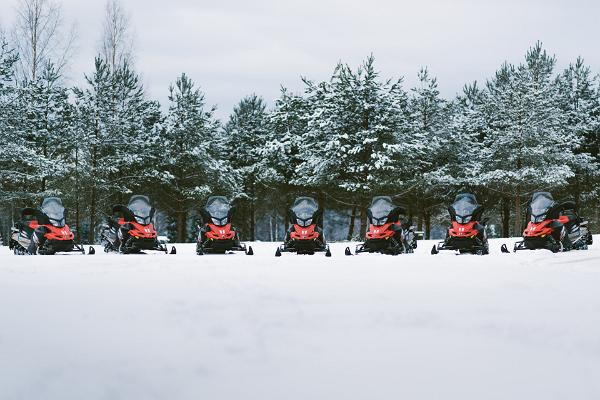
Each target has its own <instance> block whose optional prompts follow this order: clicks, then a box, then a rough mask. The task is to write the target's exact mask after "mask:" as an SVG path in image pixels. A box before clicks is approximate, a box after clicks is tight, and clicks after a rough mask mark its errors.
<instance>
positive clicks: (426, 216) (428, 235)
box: [424, 211, 431, 240]
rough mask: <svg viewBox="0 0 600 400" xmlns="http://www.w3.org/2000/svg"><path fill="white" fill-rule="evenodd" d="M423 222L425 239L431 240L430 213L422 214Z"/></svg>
mask: <svg viewBox="0 0 600 400" xmlns="http://www.w3.org/2000/svg"><path fill="white" fill-rule="evenodd" d="M424 220H425V239H426V240H429V239H430V238H431V212H429V211H425V212H424Z"/></svg>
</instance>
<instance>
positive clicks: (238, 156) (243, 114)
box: [223, 94, 274, 240]
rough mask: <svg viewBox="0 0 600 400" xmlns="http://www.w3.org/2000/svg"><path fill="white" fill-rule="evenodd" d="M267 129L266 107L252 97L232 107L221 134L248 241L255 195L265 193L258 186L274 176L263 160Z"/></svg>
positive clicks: (252, 235)
mask: <svg viewBox="0 0 600 400" xmlns="http://www.w3.org/2000/svg"><path fill="white" fill-rule="evenodd" d="M269 129H270V127H269V119H268V115H267V112H266V104H265V102H264V101H263V99H262V98H260V97H258V96H256V95H255V94H253V95H251V96H248V97H246V98H244V99H242V100H241V101H240V103H239V104H238V105H237V106H235V108H234V109H233V113H232V114H231V116H230V117H229V121H228V122H227V124H226V125H225V127H224V132H223V133H224V134H223V140H224V148H225V149H226V151H225V154H226V157H225V158H226V160H227V161H228V162H229V163H230V164H231V167H232V168H233V170H234V171H235V172H236V175H237V177H238V179H239V186H238V193H237V196H238V197H239V198H240V200H241V204H242V205H245V206H247V208H246V207H240V208H242V209H244V208H245V209H248V215H247V221H248V224H247V232H248V238H249V239H250V240H255V239H256V211H257V210H256V209H257V200H258V197H259V196H258V195H259V193H260V194H263V193H267V191H264V190H261V189H264V186H262V184H263V183H265V182H269V181H271V180H272V177H273V175H274V172H273V171H272V170H271V168H270V166H269V163H268V162H267V159H266V158H265V155H267V152H266V151H265V145H266V144H267V141H268V139H269V133H270V132H269ZM263 204H264V203H263ZM237 215H238V221H240V217H242V216H243V214H242V212H241V210H240V211H238V213H237ZM238 223H239V222H238Z"/></svg>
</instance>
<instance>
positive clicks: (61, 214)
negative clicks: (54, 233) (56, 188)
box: [42, 197, 66, 228]
mask: <svg viewBox="0 0 600 400" xmlns="http://www.w3.org/2000/svg"><path fill="white" fill-rule="evenodd" d="M42 212H43V213H44V214H45V215H46V216H47V217H48V219H49V220H50V223H51V224H52V225H54V226H56V227H59V228H62V227H63V226H65V223H66V221H65V208H64V207H63V205H62V201H60V199H59V198H58V197H49V198H47V199H44V201H43V202H42Z"/></svg>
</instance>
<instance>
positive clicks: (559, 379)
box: [0, 236, 600, 400]
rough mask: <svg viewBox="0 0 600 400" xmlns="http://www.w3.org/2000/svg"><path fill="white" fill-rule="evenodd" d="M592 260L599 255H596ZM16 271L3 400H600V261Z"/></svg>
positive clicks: (5, 331)
mask: <svg viewBox="0 0 600 400" xmlns="http://www.w3.org/2000/svg"><path fill="white" fill-rule="evenodd" d="M595 241H596V243H598V242H600V237H598V236H596V237H595ZM504 242H506V243H509V248H510V247H511V242H512V241H511V240H493V241H492V242H491V250H492V254H491V255H489V256H469V255H462V256H457V255H454V253H450V252H446V253H441V254H439V255H436V256H432V255H430V254H429V250H430V248H431V244H432V242H420V243H419V245H420V247H419V248H418V249H417V250H418V251H417V253H416V254H413V255H401V256H397V257H392V256H382V255H368V254H361V255H359V256H353V257H345V256H344V255H343V248H344V247H345V246H346V244H344V243H335V244H332V252H333V257H331V258H326V257H324V256H323V255H322V254H317V255H315V256H296V255H293V254H284V256H283V257H281V258H275V257H274V256H273V253H274V251H275V244H273V243H254V244H252V245H253V247H254V250H255V255H254V256H252V257H250V256H245V255H243V254H235V255H227V256H218V255H212V256H209V255H207V256H196V255H195V254H194V250H193V245H189V244H188V245H178V246H177V247H178V254H176V255H165V254H153V255H128V256H122V255H117V254H105V253H103V252H102V251H100V247H97V250H99V251H98V253H97V254H96V255H95V256H88V255H85V256H82V255H69V256H54V257H52V256H20V257H17V256H14V255H12V254H10V253H9V250H8V248H6V247H0V399H3V400H17V399H46V400H48V399H60V400H68V399H86V400H90V399H190V400H191V399H194V400H197V399H286V400H287V399H302V400H306V399H402V398H406V399H461V400H462V399H486V400H488V399H579V400H581V399H597V398H600V368H599V366H600V290H599V288H600V263H599V262H598V261H599V260H600V245H598V244H596V245H594V246H592V247H591V248H590V250H588V251H579V252H577V251H573V252H570V253H563V254H552V253H550V252H547V251H523V252H519V253H517V254H501V253H500V251H499V247H500V244H501V243H504Z"/></svg>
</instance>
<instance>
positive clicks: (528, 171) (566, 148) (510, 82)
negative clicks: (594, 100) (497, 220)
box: [480, 42, 577, 235]
mask: <svg viewBox="0 0 600 400" xmlns="http://www.w3.org/2000/svg"><path fill="white" fill-rule="evenodd" d="M554 65H555V58H554V57H552V56H550V55H548V54H547V53H546V51H545V50H544V49H543V48H542V45H541V43H539V42H538V43H537V44H536V45H535V46H533V47H532V48H530V49H529V51H528V52H527V54H526V57H525V62H524V63H522V64H520V65H519V66H518V67H514V66H512V65H509V64H504V65H503V66H502V67H501V69H500V70H499V71H498V72H497V73H496V76H495V77H494V78H493V79H492V80H490V81H488V83H487V89H488V91H489V99H488V101H487V102H486V107H485V109H486V111H485V112H486V120H487V121H488V127H487V129H486V132H485V138H484V148H483V152H482V163H481V166H482V170H481V172H480V174H481V180H482V182H483V183H484V184H486V185H488V186H489V187H490V188H491V189H493V190H497V191H498V192H501V193H503V194H504V195H505V196H506V197H512V199H513V205H514V227H513V232H512V233H513V234H516V235H520V234H521V229H522V222H523V221H522V220H523V218H522V208H523V205H522V204H523V200H524V199H525V198H526V197H528V196H529V195H530V194H531V192H532V191H535V190H540V189H549V190H551V189H554V188H557V187H559V186H562V185H565V184H566V183H567V180H568V179H569V178H572V177H573V175H574V173H573V169H572V166H573V165H574V163H575V162H576V158H577V157H576V155H575V154H574V152H573V148H572V143H573V142H572V138H571V135H570V134H569V131H568V129H566V118H565V114H564V113H563V112H562V110H561V108H560V97H559V92H558V86H557V84H556V83H555V81H554V79H553V69H554Z"/></svg>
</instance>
